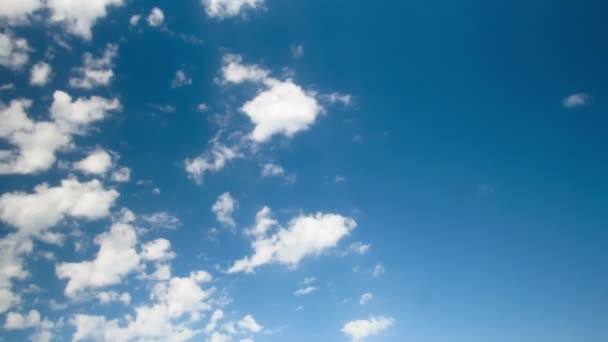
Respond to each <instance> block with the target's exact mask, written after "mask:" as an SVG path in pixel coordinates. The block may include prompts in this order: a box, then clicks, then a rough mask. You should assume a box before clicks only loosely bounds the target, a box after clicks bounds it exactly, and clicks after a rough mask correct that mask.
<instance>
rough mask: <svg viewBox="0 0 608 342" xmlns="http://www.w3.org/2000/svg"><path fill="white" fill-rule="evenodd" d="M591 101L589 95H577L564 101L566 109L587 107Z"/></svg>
mask: <svg viewBox="0 0 608 342" xmlns="http://www.w3.org/2000/svg"><path fill="white" fill-rule="evenodd" d="M590 100H591V96H590V95H589V94H587V93H576V94H572V95H570V96H568V97H566V98H565V99H564V101H563V104H564V107H566V108H577V107H583V106H586V105H587V104H588V103H589V101H590Z"/></svg>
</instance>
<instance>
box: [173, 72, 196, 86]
mask: <svg viewBox="0 0 608 342" xmlns="http://www.w3.org/2000/svg"><path fill="white" fill-rule="evenodd" d="M191 84H192V78H190V76H188V75H186V72H185V71H183V70H178V71H177V72H175V76H174V77H173V81H171V88H181V87H185V86H189V85H191Z"/></svg>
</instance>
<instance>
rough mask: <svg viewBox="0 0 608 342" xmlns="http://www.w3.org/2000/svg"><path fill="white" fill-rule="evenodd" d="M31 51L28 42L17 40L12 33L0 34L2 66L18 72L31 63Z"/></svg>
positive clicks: (21, 39)
mask: <svg viewBox="0 0 608 342" xmlns="http://www.w3.org/2000/svg"><path fill="white" fill-rule="evenodd" d="M0 7H2V6H0ZM29 51H30V46H29V44H28V43H27V40H25V39H23V38H16V37H14V36H13V35H12V34H11V33H10V32H6V33H3V32H0V65H3V66H5V67H7V68H9V69H14V70H18V69H20V68H21V67H22V66H24V65H25V64H27V62H28V61H29V55H28V53H29Z"/></svg>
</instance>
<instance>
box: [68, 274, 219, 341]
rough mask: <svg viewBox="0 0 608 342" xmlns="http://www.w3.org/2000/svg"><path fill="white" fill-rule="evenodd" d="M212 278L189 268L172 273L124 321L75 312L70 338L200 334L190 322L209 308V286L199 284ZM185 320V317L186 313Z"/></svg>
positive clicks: (130, 338)
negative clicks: (185, 274)
mask: <svg viewBox="0 0 608 342" xmlns="http://www.w3.org/2000/svg"><path fill="white" fill-rule="evenodd" d="M210 280H211V277H210V276H209V274H208V273H207V272H205V271H197V272H192V273H190V275H189V276H188V277H174V278H171V279H169V280H168V281H164V282H160V283H158V284H157V285H155V286H154V287H153V289H152V293H151V299H153V300H154V302H153V303H151V304H150V305H142V306H137V307H135V316H134V317H133V316H131V315H129V316H127V317H126V319H125V321H126V322H124V323H122V322H120V321H119V320H117V319H112V320H108V319H106V318H105V317H104V316H96V315H82V314H78V315H75V316H74V317H73V318H72V319H71V324H72V325H73V326H74V327H75V328H76V331H75V333H74V335H73V336H72V340H73V341H83V340H85V341H89V340H93V341H119V342H120V341H141V340H145V341H150V340H154V341H187V340H191V339H192V338H193V337H194V336H195V335H197V334H200V333H201V332H202V329H198V330H193V329H191V328H189V325H190V324H196V323H197V322H199V321H200V318H201V312H203V311H206V310H208V309H210V304H209V303H208V302H207V301H208V299H209V297H210V295H211V294H212V292H213V291H212V290H206V289H203V288H202V285H203V284H205V283H207V282H208V281H210ZM188 316H189V319H188V320H187V321H184V319H183V318H184V317H188Z"/></svg>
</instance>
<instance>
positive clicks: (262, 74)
mask: <svg viewBox="0 0 608 342" xmlns="http://www.w3.org/2000/svg"><path fill="white" fill-rule="evenodd" d="M242 62H243V57H241V56H239V55H231V54H228V55H225V56H224V58H223V64H224V65H223V66H222V77H223V82H224V83H234V84H241V83H243V82H260V81H263V80H265V79H266V78H268V75H269V74H270V72H269V71H268V70H266V69H263V68H261V67H259V66H257V65H245V64H243V63H242Z"/></svg>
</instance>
